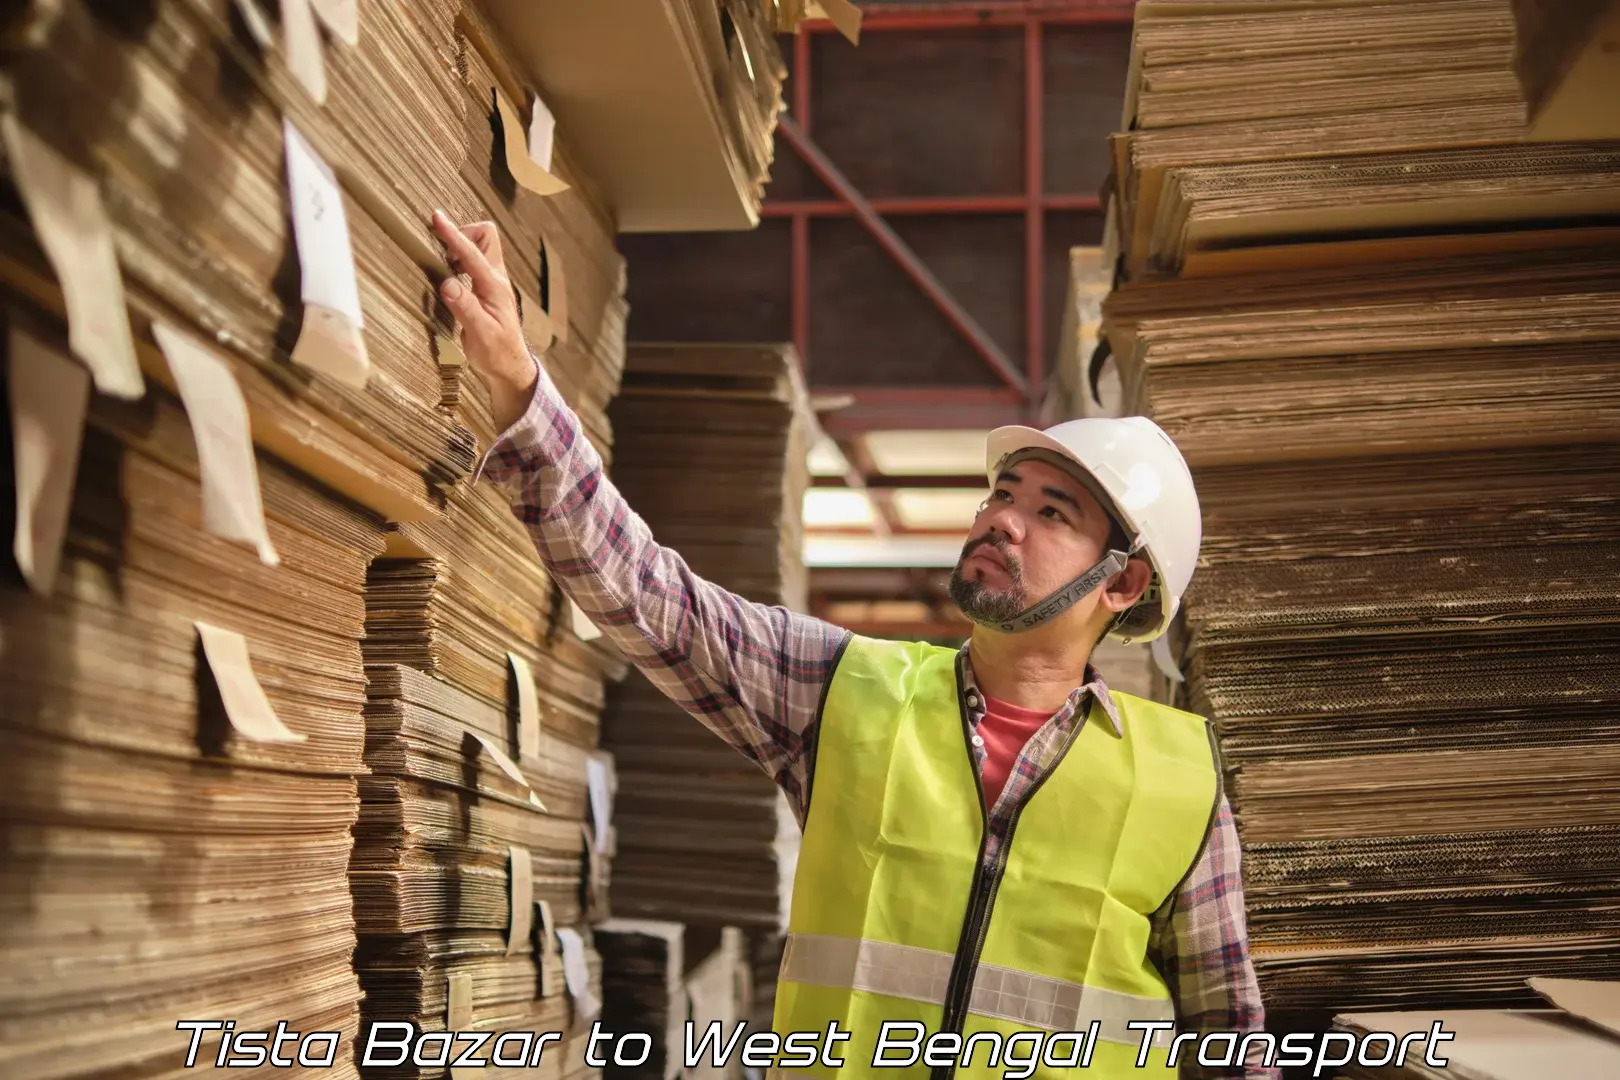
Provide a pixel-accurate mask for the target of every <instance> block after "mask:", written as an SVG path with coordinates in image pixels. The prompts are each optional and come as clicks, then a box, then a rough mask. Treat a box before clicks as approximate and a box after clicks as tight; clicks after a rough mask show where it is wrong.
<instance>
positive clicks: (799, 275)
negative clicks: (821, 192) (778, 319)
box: [790, 34, 811, 383]
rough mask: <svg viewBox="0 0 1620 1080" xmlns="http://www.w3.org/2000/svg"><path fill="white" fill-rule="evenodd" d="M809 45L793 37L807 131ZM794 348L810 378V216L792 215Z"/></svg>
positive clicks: (796, 91) (798, 101) (797, 104)
mask: <svg viewBox="0 0 1620 1080" xmlns="http://www.w3.org/2000/svg"><path fill="white" fill-rule="evenodd" d="M810 44H811V38H810V35H809V34H797V35H795V36H794V39H793V115H794V116H795V117H796V118H797V119H798V121H799V126H800V127H802V128H804V130H805V131H809V130H810ZM792 289H793V292H792V297H791V299H790V304H791V306H792V320H793V348H794V351H795V352H797V353H798V354H799V370H800V371H801V372H803V373H804V377H805V381H806V382H807V383H808V382H809V379H810V215H809V214H807V213H802V212H801V213H796V214H794V215H793V267H792Z"/></svg>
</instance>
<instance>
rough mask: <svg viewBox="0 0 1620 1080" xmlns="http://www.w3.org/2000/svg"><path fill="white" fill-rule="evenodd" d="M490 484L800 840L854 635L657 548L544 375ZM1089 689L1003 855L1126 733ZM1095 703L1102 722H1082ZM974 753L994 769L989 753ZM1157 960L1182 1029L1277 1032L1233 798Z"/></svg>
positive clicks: (995, 838)
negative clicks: (772, 798) (1047, 803)
mask: <svg viewBox="0 0 1620 1080" xmlns="http://www.w3.org/2000/svg"><path fill="white" fill-rule="evenodd" d="M479 477H482V478H487V479H489V480H490V481H491V482H493V483H495V484H496V485H497V486H498V487H499V489H500V490H501V491H502V492H503V493H504V494H505V496H506V497H507V499H508V501H509V503H510V504H511V506H512V510H513V512H514V513H515V514H517V516H518V517H519V519H520V520H521V521H522V522H523V523H524V524H525V526H526V527H527V529H528V532H529V535H530V536H531V537H532V538H533V540H534V544H535V547H536V549H537V551H538V552H539V554H540V557H541V559H542V561H543V562H544V563H545V565H546V566H547V567H548V568H549V570H550V571H551V573H552V574H554V575H555V576H556V577H557V578H558V579H559V581H560V582H561V584H562V587H563V589H564V591H565V592H566V593H567V594H568V595H569V596H570V597H571V598H572V599H573V601H574V602H575V603H576V604H578V605H579V607H580V609H581V610H582V611H583V612H584V613H585V614H586V615H587V616H588V617H589V618H590V619H591V621H592V622H594V623H595V624H596V625H597V627H599V628H600V629H601V630H602V632H603V634H604V636H606V637H608V638H609V639H610V640H611V641H613V643H614V644H615V645H616V646H617V647H618V648H619V650H620V651H621V652H623V654H624V655H625V657H626V658H627V659H628V660H629V661H630V662H631V663H633V664H635V665H636V667H638V668H639V669H640V670H641V671H642V672H643V673H644V674H645V675H646V676H647V678H649V679H650V680H651V681H652V683H653V684H654V685H655V686H657V687H658V688H659V689H660V690H661V691H662V692H663V693H664V694H665V695H667V696H668V697H669V698H670V699H671V700H672V701H674V702H675V703H676V704H678V705H679V706H680V707H682V708H683V709H685V710H686V712H688V713H690V714H691V715H692V716H694V717H696V718H697V720H699V721H700V722H702V723H703V724H704V725H705V726H707V727H708V728H710V729H711V730H712V731H714V733H715V734H716V735H718V736H719V737H720V738H721V739H723V740H724V741H725V742H726V743H727V744H729V745H730V746H732V747H733V748H734V749H736V750H737V751H738V752H740V753H742V754H743V755H744V756H746V757H747V758H748V759H749V760H751V761H753V762H754V763H755V764H756V765H758V766H759V767H760V768H761V769H763V770H764V771H765V772H766V774H767V775H769V776H771V777H773V778H774V779H775V781H776V783H777V784H778V786H779V787H780V788H781V790H782V791H783V793H784V794H785V795H786V796H787V798H788V802H789V804H790V805H791V806H792V808H793V811H794V814H795V816H796V817H797V819H798V821H799V824H800V826H801V827H802V826H803V824H804V820H805V813H806V810H807V807H806V802H805V794H806V791H807V789H808V784H807V779H808V776H809V770H810V768H811V765H812V763H811V761H810V760H809V755H808V751H809V750H810V748H811V747H813V745H814V730H815V724H816V722H817V716H818V712H819V707H820V702H821V691H822V687H823V685H824V684H825V683H826V682H827V680H828V679H830V678H831V677H832V674H833V668H834V665H835V661H836V657H837V654H838V648H839V646H840V644H841V643H842V642H843V641H844V639H845V638H846V637H847V636H848V633H849V632H848V631H846V630H843V629H841V628H839V627H836V626H833V625H831V624H829V623H826V622H823V621H821V620H819V619H815V618H811V617H809V616H806V615H802V614H799V613H796V612H791V611H788V610H786V609H784V608H782V607H773V606H767V605H764V604H759V603H755V602H752V601H749V600H747V599H744V598H743V597H740V596H737V595H736V594H734V593H731V592H728V591H727V590H725V589H722V588H720V587H719V586H717V585H715V584H714V583H712V582H709V581H705V580H704V579H702V578H700V577H698V576H697V575H696V574H694V573H693V572H692V571H691V569H690V568H689V567H688V566H687V565H686V563H685V561H684V560H683V559H682V558H681V556H680V555H679V553H677V552H675V551H673V550H671V549H669V548H666V547H663V546H661V545H659V544H658V543H657V542H656V541H655V540H654V539H653V536H652V533H651V531H650V530H649V529H648V527H647V525H646V523H645V522H644V521H642V519H641V518H640V517H639V516H637V515H636V513H635V512H634V511H633V510H632V509H631V508H630V507H629V506H628V505H627V504H626V503H625V501H624V499H623V497H622V496H621V495H620V494H619V492H618V490H617V489H616V488H615V487H614V486H613V483H612V481H610V480H609V479H608V478H607V476H606V474H605V473H604V471H603V468H602V459H601V457H600V456H599V455H598V453H597V451H596V449H595V447H593V446H592V445H591V443H590V441H589V440H588V439H587V438H586V437H585V435H584V432H583V430H582V429H581V426H580V423H579V419H578V417H577V416H575V414H574V413H573V411H572V410H571V409H570V408H569V406H568V405H567V403H566V402H565V401H564V400H563V399H562V397H561V395H560V394H559V393H558V391H557V389H556V386H555V384H554V383H552V381H551V380H550V378H549V377H548V376H547V375H546V373H545V370H544V366H543V365H541V366H540V378H539V382H538V384H537V386H536V387H535V393H534V397H533V398H532V400H531V401H530V404H529V406H528V410H527V412H526V413H525V414H524V415H523V416H522V417H521V418H520V419H519V420H517V421H516V422H515V423H514V424H513V425H512V427H511V428H510V429H508V430H507V431H506V432H504V433H503V434H502V436H501V437H500V439H498V440H497V441H496V443H495V445H494V446H493V447H491V449H490V450H489V451H488V452H487V453H486V454H485V455H484V458H483V460H482V461H481V462H480V463H479V467H478V473H477V474H476V475H475V482H476V479H478V478H479ZM966 648H967V647H966V646H964V649H966ZM967 659H968V662H967V663H964V664H963V669H964V672H965V676H966V678H965V680H964V681H965V686H964V694H965V695H966V697H967V699H968V702H967V704H968V710H969V717H970V720H971V723H972V724H973V726H974V727H977V726H978V724H979V722H980V721H982V720H983V718H984V715H985V708H984V699H983V696H982V695H981V694H980V693H979V691H978V690H977V688H976V685H975V683H974V680H973V674H972V671H973V665H972V663H971V657H968V658H967ZM1087 680H1088V681H1087V682H1086V684H1085V685H1083V686H1080V687H1078V688H1076V689H1075V690H1074V691H1073V692H1072V693H1071V694H1070V695H1069V699H1068V702H1067V703H1066V704H1065V705H1064V707H1063V708H1062V709H1060V710H1059V711H1058V712H1057V713H1056V714H1054V715H1053V717H1052V718H1051V719H1050V720H1049V721H1048V722H1047V723H1046V724H1045V725H1044V726H1043V727H1042V728H1041V729H1040V730H1039V731H1038V732H1037V733H1036V734H1035V735H1034V736H1033V737H1032V738H1031V739H1030V740H1029V742H1028V744H1027V745H1026V746H1025V747H1024V749H1023V751H1022V752H1021V753H1020V755H1019V757H1018V759H1017V761H1016V763H1015V764H1014V766H1013V770H1012V773H1011V774H1010V775H1009V777H1008V779H1007V783H1006V786H1005V788H1004V789H1003V791H1002V793H1001V796H1000V797H999V798H998V799H997V801H996V805H995V806H994V807H992V808H990V810H989V813H988V820H989V827H990V830H991V833H992V836H991V842H992V844H994V843H1000V842H1005V837H1006V829H1007V827H1008V824H1009V822H1010V820H1011V810H1012V808H1013V807H1015V806H1017V805H1018V803H1019V802H1020V800H1021V799H1022V798H1023V796H1024V794H1025V793H1026V792H1027V791H1028V790H1029V788H1030V787H1031V785H1033V783H1034V782H1035V780H1036V779H1037V778H1038V777H1039V776H1040V775H1041V774H1042V772H1043V771H1044V770H1045V769H1046V768H1047V766H1048V762H1049V761H1050V759H1051V758H1052V757H1053V756H1054V750H1055V749H1056V748H1057V747H1059V746H1061V745H1062V744H1063V742H1064V740H1065V737H1066V735H1067V733H1068V732H1069V730H1070V729H1071V728H1072V727H1073V726H1074V725H1075V724H1076V723H1086V722H1088V720H1087V717H1088V714H1089V715H1091V716H1095V715H1096V714H1097V713H1098V712H1099V711H1100V713H1101V714H1102V718H1104V719H1106V720H1107V721H1108V722H1109V723H1111V724H1112V725H1113V726H1114V727H1115V729H1116V730H1118V729H1119V724H1120V720H1119V715H1118V713H1117V711H1116V710H1115V706H1114V703H1113V700H1112V698H1111V697H1110V696H1109V692H1108V687H1107V686H1106V685H1105V684H1104V682H1103V680H1102V678H1101V677H1099V676H1098V675H1097V674H1096V672H1095V671H1093V670H1089V669H1088V672H1087ZM1092 701H1095V702H1096V703H1097V704H1098V705H1099V706H1100V710H1098V709H1087V708H1086V707H1085V706H1086V705H1087V704H1088V703H1089V702H1092ZM1093 722H1094V721H1093ZM974 749H975V756H976V758H977V760H978V763H979V766H980V767H981V768H982V766H983V760H984V749H983V747H982V746H981V745H978V740H977V739H975V748H974ZM1148 948H1149V954H1150V957H1151V959H1152V960H1153V962H1154V964H1155V966H1156V967H1157V969H1158V970H1159V972H1160V974H1161V975H1162V976H1163V977H1164V979H1165V981H1166V983H1167V984H1168V985H1169V987H1170V990H1171V993H1172V995H1173V997H1174V999H1175V1006H1176V1014H1177V1021H1178V1028H1179V1030H1181V1031H1183V1032H1199V1033H1207V1032H1215V1031H1229V1032H1239V1033H1246V1032H1258V1031H1262V1030H1264V1009H1263V1006H1262V1003H1261V999H1260V994H1259V988H1258V986H1257V985H1256V982H1255V975H1254V967H1253V964H1252V962H1251V960H1250V957H1249V949H1248V939H1247V932H1246V923H1245V918H1244V907H1243V883H1242V877H1241V868H1240V851H1239V845H1238V836H1237V830H1236V828H1235V826H1234V823H1233V820H1232V813H1231V808H1230V806H1229V805H1228V804H1227V801H1226V799H1225V797H1224V796H1223V797H1222V799H1221V803H1220V807H1219V810H1218V813H1217V815H1216V820H1215V823H1214V827H1213V832H1212V834H1211V836H1210V839H1209V843H1208V844H1207V845H1206V847H1205V851H1204V854H1203V856H1202V857H1201V859H1200V860H1199V862H1198V865H1197V866H1196V867H1195V868H1194V869H1193V872H1192V873H1191V874H1190V875H1189V876H1188V878H1187V880H1186V882H1184V883H1183V885H1182V887H1181V889H1180V890H1179V892H1178V893H1177V894H1176V895H1174V896H1173V897H1171V899H1170V901H1169V902H1167V904H1166V906H1165V909H1164V910H1162V911H1160V912H1158V913H1157V915H1156V916H1155V918H1154V923H1153V932H1152V936H1151V939H1150V941H1149V946H1148ZM1216 1048H1217V1049H1219V1050H1222V1051H1223V1052H1224V1047H1222V1046H1220V1045H1219V1044H1217V1047H1216ZM1258 1057H1259V1054H1258V1051H1256V1052H1255V1053H1254V1054H1252V1055H1251V1060H1258ZM1180 1075H1181V1076H1182V1077H1185V1078H1198V1080H1206V1078H1208V1080H1213V1078H1218V1077H1225V1078H1233V1080H1237V1078H1241V1080H1277V1078H1278V1077H1279V1076H1280V1072H1279V1070H1277V1069H1275V1068H1269V1067H1264V1066H1261V1065H1259V1064H1250V1065H1248V1066H1246V1067H1245V1066H1233V1067H1229V1068H1223V1067H1218V1066H1217V1067H1205V1066H1200V1065H1198V1064H1197V1062H1196V1053H1189V1052H1187V1051H1186V1048H1185V1047H1184V1048H1183V1052H1182V1053H1181V1055H1180Z"/></svg>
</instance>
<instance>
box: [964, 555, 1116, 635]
mask: <svg viewBox="0 0 1620 1080" xmlns="http://www.w3.org/2000/svg"><path fill="white" fill-rule="evenodd" d="M1129 560H1130V554H1129V553H1128V552H1124V551H1118V550H1115V551H1110V552H1109V553H1108V554H1107V555H1105V556H1103V558H1102V561H1100V562H1098V563H1097V564H1096V565H1095V566H1093V567H1092V568H1091V569H1090V570H1087V571H1086V572H1085V573H1083V574H1081V575H1080V576H1079V577H1077V578H1075V579H1074V580H1073V581H1071V582H1069V583H1068V584H1067V585H1065V586H1063V587H1062V588H1060V589H1058V590H1056V591H1055V592H1053V593H1051V594H1049V595H1048V596H1047V597H1046V598H1045V599H1044V600H1041V601H1039V602H1038V603H1035V604H1033V605H1031V606H1030V607H1027V608H1025V609H1024V610H1023V611H1021V612H1019V613H1018V614H1017V615H1014V616H1013V617H1012V618H1011V619H1009V620H1007V621H1006V622H986V623H984V624H983V625H985V626H991V627H994V628H995V629H997V630H1000V631H1001V632H1002V633H1004V634H1017V633H1021V632H1023V631H1025V630H1033V629H1035V628H1036V627H1037V626H1040V625H1042V624H1043V623H1048V622H1051V621H1052V620H1053V619H1055V618H1057V617H1058V616H1059V615H1062V614H1063V613H1064V612H1065V611H1068V610H1069V609H1070V608H1071V607H1073V606H1074V605H1075V604H1077V603H1079V602H1080V601H1081V600H1084V599H1085V598H1086V597H1087V596H1090V595H1091V593H1092V590H1094V589H1096V588H1097V586H1099V585H1101V584H1102V583H1103V582H1105V581H1107V580H1108V579H1109V578H1111V577H1113V576H1114V575H1115V574H1117V573H1119V572H1120V571H1121V570H1123V569H1125V564H1126V562H1128V561H1129Z"/></svg>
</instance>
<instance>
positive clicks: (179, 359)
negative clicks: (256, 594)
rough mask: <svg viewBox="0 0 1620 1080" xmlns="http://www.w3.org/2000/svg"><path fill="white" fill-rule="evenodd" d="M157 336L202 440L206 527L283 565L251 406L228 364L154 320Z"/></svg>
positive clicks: (197, 436) (199, 452) (267, 560)
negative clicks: (262, 482) (273, 539)
mask: <svg viewBox="0 0 1620 1080" xmlns="http://www.w3.org/2000/svg"><path fill="white" fill-rule="evenodd" d="M152 336H153V338H155V339H156V340H157V343H158V348H160V349H162V350H163V355H164V358H165V359H167V360H168V362H169V370H170V371H172V372H173V373H174V381H175V385H176V386H178V387H179V390H180V400H181V401H182V402H184V403H185V406H186V417H187V418H188V419H189V420H190V421H191V433H192V435H193V437H194V438H195V439H196V441H197V467H198V471H199V472H200V473H201V474H202V501H203V528H204V529H206V530H207V531H208V532H209V533H211V534H213V535H214V536H219V537H223V538H225V539H226V540H237V541H241V542H243V543H246V544H249V545H250V546H252V547H253V548H254V549H255V550H257V551H258V553H259V561H260V562H262V563H264V564H265V565H266V566H277V565H279V564H280V562H281V558H280V556H278V555H277V554H276V549H275V547H274V546H273V545H272V544H271V543H270V531H269V527H268V526H267V525H266V523H265V519H264V501H263V498H262V496H261V495H260V493H259V466H258V462H257V461H256V460H255V459H254V456H253V433H252V429H251V427H250V426H249V423H248V411H247V402H246V401H245V400H244V399H243V397H242V388H241V387H239V386H238V385H237V384H236V376H234V375H232V374H231V369H230V367H229V366H228V365H227V364H226V362H225V361H224V360H222V359H220V358H219V357H218V356H217V355H215V354H214V352H213V350H211V349H209V348H208V347H207V346H206V345H204V344H203V343H202V342H201V341H199V340H198V339H196V338H194V337H192V336H191V335H189V334H185V333H182V332H181V331H178V330H175V329H173V328H172V327H168V326H165V325H163V324H162V323H157V322H154V323H153V324H152Z"/></svg>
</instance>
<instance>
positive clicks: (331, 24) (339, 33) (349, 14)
mask: <svg viewBox="0 0 1620 1080" xmlns="http://www.w3.org/2000/svg"><path fill="white" fill-rule="evenodd" d="M310 3H311V4H313V5H314V7H315V14H317V15H319V16H320V17H321V22H323V23H325V24H326V28H327V29H328V30H330V31H332V34H333V36H335V37H336V38H338V40H340V41H342V42H343V44H345V45H347V46H348V47H349V48H351V49H352V48H354V47H355V46H356V45H358V44H360V5H359V3H358V2H357V0H310Z"/></svg>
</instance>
